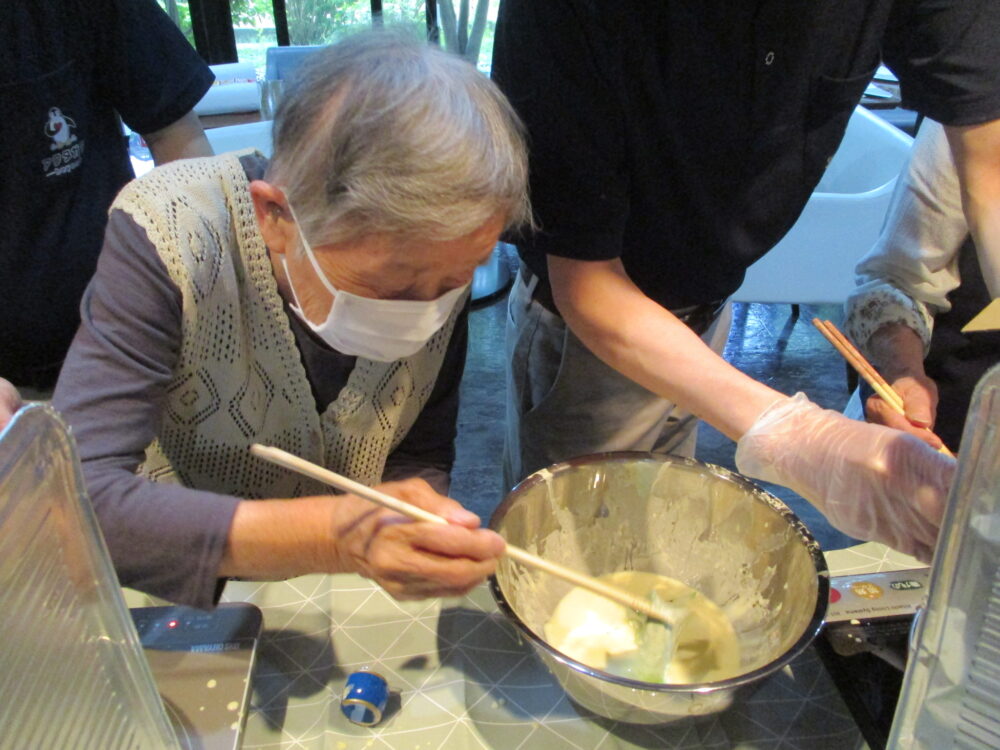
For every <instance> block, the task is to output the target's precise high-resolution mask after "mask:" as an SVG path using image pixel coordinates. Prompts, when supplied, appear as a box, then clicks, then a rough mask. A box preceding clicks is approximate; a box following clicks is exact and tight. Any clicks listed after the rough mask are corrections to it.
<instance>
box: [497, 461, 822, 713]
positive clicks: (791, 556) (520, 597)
mask: <svg viewBox="0 0 1000 750" xmlns="http://www.w3.org/2000/svg"><path fill="white" fill-rule="evenodd" d="M490 527H491V528H493V529H495V530H496V531H498V532H500V533H501V534H502V535H503V536H504V537H505V538H506V539H507V541H509V542H510V543H511V544H515V545H518V546H521V547H524V548H525V549H527V550H529V551H530V552H534V553H535V554H537V555H540V556H541V557H544V558H546V559H548V560H552V561H554V562H558V563H562V564H563V565H567V566H570V567H573V568H576V569H578V570H581V571H584V572H587V573H589V574H590V575H594V576H599V575H603V574H605V573H611V572H614V571H619V570H637V571H646V572H650V573H657V574H660V575H664V576H669V577H671V578H676V579H677V580H680V581H682V582H683V583H686V584H687V585H689V586H692V587H693V588H695V589H697V590H698V591H700V592H701V593H702V594H704V595H705V596H707V597H709V598H710V599H711V600H712V601H714V602H715V603H716V604H718V605H719V606H720V607H722V608H723V611H724V612H725V613H726V615H727V616H728V617H729V619H730V620H731V622H732V623H733V626H734V628H735V630H736V633H737V635H738V636H739V640H740V648H741V673H740V674H739V675H738V676H735V677H731V678H729V679H725V680H720V681H717V682H708V683H700V684H687V685H669V684H654V683H648V682H639V681H636V680H631V679H626V678H623V677H617V676H615V675H612V674H608V673H607V672H603V671H601V670H598V669H593V668H591V667H588V666H586V665H584V664H581V663H580V662H577V661H574V660H573V659H571V658H569V657H568V656H565V655H564V654H562V653H560V652H559V651H557V650H556V649H554V648H553V647H552V646H551V645H549V644H548V643H547V642H546V640H545V631H544V625H545V623H546V621H547V620H548V619H549V617H550V616H551V614H552V611H553V610H554V609H555V606H556V604H558V602H559V600H560V599H561V598H562V597H563V596H564V595H565V594H566V593H567V592H568V591H569V590H570V588H571V585H570V584H568V583H566V582H564V581H562V580H560V579H557V578H555V577H553V576H551V575H547V574H545V573H542V572H539V571H536V570H531V569H528V568H525V567H523V566H521V565H519V564H518V563H516V562H514V561H512V560H510V559H505V560H504V561H503V562H502V563H501V564H500V567H499V568H498V570H497V573H496V576H495V577H494V579H493V581H492V585H491V587H492V591H493V596H494V598H495V599H496V601H497V605H498V606H499V608H500V610H501V611H502V612H504V613H505V614H506V615H507V616H508V617H509V618H510V619H511V620H512V621H513V622H514V623H515V624H516V625H517V626H518V627H519V628H520V629H521V630H522V631H523V632H524V634H525V635H526V636H527V638H528V639H529V640H530V641H531V643H532V644H533V645H534V646H535V648H536V650H537V652H538V653H539V654H540V656H541V658H542V659H543V660H544V661H545V663H546V664H547V666H548V667H549V669H550V670H551V671H552V673H553V674H554V675H555V677H556V679H557V680H558V681H559V683H560V684H561V685H562V687H563V689H565V690H566V692H567V693H568V694H569V696H570V697H571V698H572V699H573V700H575V701H576V702H577V703H578V704H580V705H582V706H583V707H584V708H587V709H589V710H591V711H593V712H594V713H596V714H599V715H601V716H604V717H607V718H609V719H614V720H617V721H626V722H632V723H638V724H661V723H666V722H670V721H675V720H678V719H681V718H684V717H689V716H702V715H706V714H711V713H716V712H718V711H722V710H724V709H726V708H728V707H729V706H730V705H731V704H732V702H733V700H734V699H736V698H737V697H738V696H739V695H740V694H741V693H743V692H745V691H747V690H748V689H750V688H752V686H753V685H754V684H755V683H757V682H759V681H760V680H761V679H762V678H764V677H766V676H767V675H769V674H772V673H773V672H775V671H777V670H779V669H781V668H782V667H783V666H784V665H786V664H787V663H788V662H790V661H791V660H792V659H794V658H795V657H796V656H797V655H798V654H799V653H801V652H802V651H803V650H804V649H805V648H806V647H807V646H808V645H809V644H810V642H811V641H812V639H813V638H814V637H815V636H816V634H817V633H818V632H819V630H820V628H821V627H822V624H823V617H824V615H825V614H826V605H827V600H828V596H829V573H828V571H827V567H826V562H825V560H824V559H823V554H822V553H821V552H820V549H819V546H818V545H817V543H816V541H815V540H814V539H813V537H812V535H811V534H810V533H809V532H808V530H807V529H806V528H805V526H804V525H803V524H802V522H801V521H799V519H798V518H797V517H796V516H795V515H794V514H793V513H792V512H791V510H789V509H788V507H787V506H786V505H785V504H784V503H782V502H781V501H780V500H778V499H777V498H776V497H774V496H773V495H771V494H769V493H767V492H765V491H764V490H763V489H761V488H760V487H758V486H756V485H754V484H753V483H751V482H750V481H749V480H747V479H746V478H744V477H741V476H739V475H736V474H733V473H732V472H729V471H726V470H725V469H722V468H719V467H715V466H710V465H708V464H704V463H701V462H698V461H694V460H691V459H684V458H677V457H672V456H656V455H653V454H649V453H604V454H597V455H593V456H585V457H582V458H578V459H573V460H570V461H567V462H564V463H560V464H556V465H554V466H552V467H550V468H548V469H542V470H541V471H538V472H536V473H535V474H532V475H531V476H529V477H528V478H527V479H525V480H524V481H523V482H521V483H520V484H519V485H518V486H517V487H515V488H514V489H513V490H512V491H511V493H510V494H509V495H508V496H507V497H506V499H505V500H504V502H503V503H502V504H501V505H500V507H499V508H498V509H497V511H496V513H494V515H493V518H492V520H491V522H490Z"/></svg>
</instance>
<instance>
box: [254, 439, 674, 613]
mask: <svg viewBox="0 0 1000 750" xmlns="http://www.w3.org/2000/svg"><path fill="white" fill-rule="evenodd" d="M250 452H251V453H252V454H253V455H255V456H257V457H258V458H262V459H264V460H265V461H270V462H271V463H273V464H277V465H278V466H283V467H285V468H286V469H291V470H292V471H296V472H298V473H299V474H304V475H305V476H307V477H311V478H313V479H315V480H317V481H320V482H323V483H324V484H329V485H330V486H332V487H336V488H337V489H340V490H343V491H344V492H350V493H351V494H352V495H357V496H358V497H362V498H364V499H365V500H368V501H370V502H373V503H375V504H376V505H381V506H383V507H385V508H389V509H390V510H394V511H396V512H397V513H399V514H401V515H404V516H406V517H407V518H411V519H413V520H414V521H430V522H431V523H448V521H446V520H445V519H443V518H442V517H441V516H438V515H435V514H434V513H431V512H430V511H426V510H424V509H423V508H418V507H417V506H415V505H410V504H409V503H407V502H404V501H403V500H400V499H399V498H397V497H393V496H392V495H387V494H385V493H384V492H380V491H379V490H376V489H372V488H371V487H368V486H367V485H364V484H361V483H360V482H355V481H354V480H353V479H348V478H347V477H345V476H343V475H341V474H337V473H336V472H333V471H330V470H329V469H324V468H323V467H322V466H317V465H316V464H314V463H312V462H310V461H306V460H305V459H304V458H299V457H298V456H295V455H293V454H291V453H288V452H286V451H283V450H281V449H280V448H274V447H272V446H269V445H261V444H260V443H254V444H253V445H251V446H250ZM505 554H506V555H507V556H508V557H511V558H513V559H514V560H517V561H518V562H519V563H521V564H522V565H527V566H528V567H532V568H537V569H538V570H542V571H544V572H546V573H550V574H551V575H554V576H556V577H557V578H561V579H563V580H564V581H569V582H570V583H573V584H576V585H577V586H580V587H581V588H585V589H587V590H589V591H593V592H594V593H595V594H600V595H601V596H604V597H607V598H608V599H611V600H612V601H615V602H618V603H619V604H621V605H623V606H625V607H628V608H629V609H634V610H635V611H637V612H641V613H642V614H644V615H646V616H647V617H652V618H653V619H656V620H660V621H662V622H665V623H667V624H668V625H670V626H676V625H677V623H678V620H679V619H680V616H679V615H677V614H675V613H672V612H670V611H665V610H664V609H662V608H659V607H656V606H654V605H653V604H652V603H651V602H650V601H649V600H648V599H643V598H642V597H640V596H636V595H635V594H632V593H630V592H628V591H626V590H624V589H621V588H618V587H617V586H609V585H608V584H606V583H604V582H603V581H599V580H597V579H596V578H594V577H593V576H589V575H585V574H583V573H579V572H577V571H575V570H573V569H571V568H567V567H564V566H562V565H559V564H558V563H554V562H550V561H549V560H544V559H542V558H541V557H538V556H537V555H533V554H531V553H530V552H528V551H527V550H524V549H521V548H520V547H515V546H514V545H513V544H508V545H507V550H506V553H505Z"/></svg>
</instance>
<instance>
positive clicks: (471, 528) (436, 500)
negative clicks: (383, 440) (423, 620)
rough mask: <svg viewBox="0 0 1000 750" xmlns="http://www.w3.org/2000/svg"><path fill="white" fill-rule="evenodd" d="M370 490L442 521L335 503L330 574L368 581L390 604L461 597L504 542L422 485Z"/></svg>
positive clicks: (343, 500) (353, 502)
mask: <svg viewBox="0 0 1000 750" xmlns="http://www.w3.org/2000/svg"><path fill="white" fill-rule="evenodd" d="M376 489H378V490H380V491H381V492H384V493H386V494H388V495H392V496H394V497H397V498H399V499H400V500H403V501H405V502H407V503H410V504H411V505H416V506H418V507H420V508H423V509H424V510H427V511H430V512H431V513H434V514H436V515H439V516H441V517H443V518H444V519H445V520H446V521H447V522H448V523H441V524H439V523H431V522H425V521H411V520H410V519H408V518H406V517H404V516H401V515H399V514H398V513H395V512H393V511H390V510H386V509H384V508H381V507H379V506H376V505H374V504H372V503H370V502H368V501H366V500H363V499H361V498H358V497H355V496H353V495H342V496H338V497H336V498H335V501H336V503H337V508H336V512H335V514H334V529H333V533H334V538H335V539H336V542H337V543H336V547H337V550H336V554H337V557H338V560H337V562H336V563H335V564H334V568H335V569H337V570H341V571H352V572H356V573H359V574H360V575H362V576H364V577H366V578H370V579H372V580H374V581H375V582H376V583H378V584H379V585H380V586H382V588H384V589H385V590H386V591H387V592H389V594H391V595H392V596H393V597H394V598H396V599H424V598H428V597H447V596H461V595H463V594H465V593H467V592H468V591H469V590H470V589H472V588H473V587H475V586H476V585H477V584H479V583H480V582H482V581H483V580H484V579H485V578H486V577H487V576H489V575H490V574H492V573H493V571H494V570H495V569H496V564H497V560H498V559H499V558H500V557H501V556H502V555H503V552H504V547H505V545H504V541H503V539H502V538H501V537H500V536H499V535H498V534H496V533H495V532H493V531H489V530H487V529H481V528H479V525H480V520H479V517H478V516H476V515H475V514H474V513H471V512H469V511H467V510H465V509H464V508H463V507H462V506H461V505H460V504H459V503H458V502H456V501H455V500H452V499H450V498H448V497H445V496H444V495H440V494H438V493H437V492H435V491H434V490H433V489H432V488H431V486H430V485H429V484H428V483H427V482H425V481H424V480H422V479H406V480H402V481H398V482H388V483H385V484H382V485H379V486H378V487H377V488H376Z"/></svg>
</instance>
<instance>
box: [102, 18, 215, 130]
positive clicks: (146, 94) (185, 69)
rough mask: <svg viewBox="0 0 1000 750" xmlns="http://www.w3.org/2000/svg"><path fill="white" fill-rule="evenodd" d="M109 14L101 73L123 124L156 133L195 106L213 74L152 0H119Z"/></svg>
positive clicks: (103, 85)
mask: <svg viewBox="0 0 1000 750" xmlns="http://www.w3.org/2000/svg"><path fill="white" fill-rule="evenodd" d="M108 15H109V16H111V17H110V18H108V19H107V20H106V21H104V22H102V26H103V27H104V28H103V32H104V34H105V35H106V39H107V42H108V43H107V45H106V47H107V49H106V50H104V54H103V57H102V58H101V60H100V63H99V65H98V70H97V75H98V80H99V81H100V82H101V87H102V88H103V90H104V95H105V96H106V97H107V99H108V101H111V102H112V103H113V104H114V107H115V109H116V110H117V111H118V113H119V114H120V115H121V117H122V119H123V120H124V121H125V124H126V125H128V126H129V127H130V128H131V129H132V130H135V131H136V132H138V133H152V132H155V131H157V130H160V129H161V128H164V127H166V126H167V125H170V124H171V123H173V122H175V121H176V120H178V119H180V118H181V117H182V116H184V115H185V114H187V113H188V112H189V111H190V110H191V109H193V108H194V105H195V104H197V103H198V102H199V101H200V100H201V98H202V96H204V94H205V92H206V91H208V89H209V87H211V85H212V81H213V80H214V75H213V74H212V71H211V69H210V68H209V67H208V66H207V65H206V64H205V62H204V61H203V60H202V59H201V57H200V56H199V55H198V53H197V52H196V51H195V49H194V48H193V47H192V46H191V44H190V43H189V42H188V40H187V39H186V38H185V37H184V35H183V34H181V32H180V30H179V29H178V28H177V27H176V26H175V25H174V23H173V22H172V21H171V20H170V18H169V17H168V16H167V14H166V13H164V12H163V11H162V10H161V9H160V7H159V6H158V5H157V4H156V2H154V0H115V2H113V3H111V4H110V10H109V12H108Z"/></svg>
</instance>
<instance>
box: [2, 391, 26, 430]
mask: <svg viewBox="0 0 1000 750" xmlns="http://www.w3.org/2000/svg"><path fill="white" fill-rule="evenodd" d="M20 408H21V396H20V394H18V392H17V388H15V387H14V386H12V385H11V384H10V383H8V382H7V381H6V380H4V379H3V378H0V430H2V429H3V428H4V427H6V426H7V423H8V422H9V421H10V418H11V417H12V416H14V412H16V411H17V410H18V409H20Z"/></svg>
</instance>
